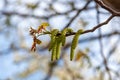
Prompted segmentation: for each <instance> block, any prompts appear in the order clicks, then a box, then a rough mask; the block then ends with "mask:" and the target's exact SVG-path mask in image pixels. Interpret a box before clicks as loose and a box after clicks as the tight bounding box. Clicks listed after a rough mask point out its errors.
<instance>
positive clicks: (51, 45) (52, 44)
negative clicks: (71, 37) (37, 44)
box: [49, 29, 59, 51]
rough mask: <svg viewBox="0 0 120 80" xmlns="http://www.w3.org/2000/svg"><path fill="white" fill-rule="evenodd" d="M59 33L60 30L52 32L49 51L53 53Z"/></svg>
mask: <svg viewBox="0 0 120 80" xmlns="http://www.w3.org/2000/svg"><path fill="white" fill-rule="evenodd" d="M58 32H59V30H58V29H54V30H52V31H51V42H50V47H49V51H51V50H52V48H53V46H54V45H55V38H56V35H57V34H58Z"/></svg>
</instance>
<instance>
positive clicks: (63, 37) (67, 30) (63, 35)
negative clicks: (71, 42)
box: [61, 28, 73, 46]
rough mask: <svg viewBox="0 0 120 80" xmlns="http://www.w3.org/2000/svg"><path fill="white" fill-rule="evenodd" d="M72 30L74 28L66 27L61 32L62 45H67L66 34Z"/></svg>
mask: <svg viewBox="0 0 120 80" xmlns="http://www.w3.org/2000/svg"><path fill="white" fill-rule="evenodd" d="M71 32H73V30H72V29H70V28H65V29H64V30H63V31H62V32H61V38H62V46H64V45H65V42H66V34H67V33H71Z"/></svg>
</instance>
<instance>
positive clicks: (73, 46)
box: [70, 29, 83, 61]
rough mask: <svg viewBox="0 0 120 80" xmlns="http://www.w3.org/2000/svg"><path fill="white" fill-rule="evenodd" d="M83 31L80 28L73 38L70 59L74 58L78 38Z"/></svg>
mask: <svg viewBox="0 0 120 80" xmlns="http://www.w3.org/2000/svg"><path fill="white" fill-rule="evenodd" d="M82 32H83V30H81V29H80V30H78V31H77V33H76V34H75V36H74V38H73V40H72V44H71V52H70V60H71V61H72V60H73V57H74V51H75V48H76V47H77V44H78V39H79V35H80V34H81V33H82Z"/></svg>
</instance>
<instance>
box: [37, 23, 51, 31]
mask: <svg viewBox="0 0 120 80" xmlns="http://www.w3.org/2000/svg"><path fill="white" fill-rule="evenodd" d="M47 26H49V24H48V23H46V22H44V23H42V24H41V25H40V26H38V29H37V31H38V33H41V32H42V30H45V29H46V27H47Z"/></svg>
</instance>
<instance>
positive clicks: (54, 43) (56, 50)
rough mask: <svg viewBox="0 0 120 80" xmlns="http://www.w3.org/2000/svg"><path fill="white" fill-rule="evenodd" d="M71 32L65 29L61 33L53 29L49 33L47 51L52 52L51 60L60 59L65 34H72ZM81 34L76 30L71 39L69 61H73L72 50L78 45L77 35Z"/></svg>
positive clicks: (80, 31)
mask: <svg viewBox="0 0 120 80" xmlns="http://www.w3.org/2000/svg"><path fill="white" fill-rule="evenodd" d="M72 32H73V30H72V29H70V28H66V29H64V30H62V31H61V32H60V31H59V30H58V29H53V30H52V31H51V35H50V36H51V42H50V46H49V51H51V52H52V54H51V60H52V61H53V60H58V59H59V58H60V53H61V47H62V46H64V45H65V42H66V34H70V33H72ZM81 33H82V30H81V29H80V30H78V31H77V32H76V34H75V36H74V37H73V40H72V44H71V52H70V60H73V57H74V50H75V48H76V46H77V44H78V39H79V35H80V34H81ZM58 34H60V35H58Z"/></svg>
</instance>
